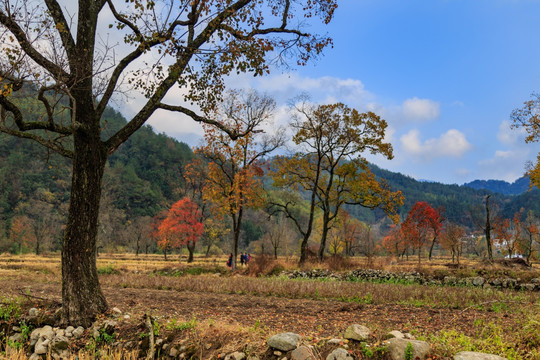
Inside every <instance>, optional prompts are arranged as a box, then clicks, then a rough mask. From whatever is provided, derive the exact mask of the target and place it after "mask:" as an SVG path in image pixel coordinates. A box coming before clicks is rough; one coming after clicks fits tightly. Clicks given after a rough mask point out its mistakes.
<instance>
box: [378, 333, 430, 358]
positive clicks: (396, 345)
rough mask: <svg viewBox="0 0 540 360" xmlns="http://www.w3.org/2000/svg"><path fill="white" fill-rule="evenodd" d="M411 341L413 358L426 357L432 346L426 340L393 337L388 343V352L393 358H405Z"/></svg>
mask: <svg viewBox="0 0 540 360" xmlns="http://www.w3.org/2000/svg"><path fill="white" fill-rule="evenodd" d="M409 343H410V344H411V345H412V348H413V354H412V358H413V359H416V358H417V357H418V358H419V359H420V360H422V359H425V358H426V355H427V354H429V352H430V351H431V346H430V345H429V344H428V343H427V342H425V341H418V340H408V339H398V338H393V339H390V340H389V343H388V352H389V353H390V357H391V358H392V360H405V349H406V348H407V345H408V344H409Z"/></svg>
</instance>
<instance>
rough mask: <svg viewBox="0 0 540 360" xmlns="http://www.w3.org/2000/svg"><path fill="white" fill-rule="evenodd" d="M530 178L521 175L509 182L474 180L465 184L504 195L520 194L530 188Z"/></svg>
mask: <svg viewBox="0 0 540 360" xmlns="http://www.w3.org/2000/svg"><path fill="white" fill-rule="evenodd" d="M529 185H530V180H529V177H528V176H524V177H521V178H519V179H517V180H516V181H514V182H513V183H511V184H510V183H509V182H506V181H502V180H474V181H472V182H470V183H466V184H463V186H467V187H470V188H473V189H477V190H480V189H484V190H489V191H491V192H494V193H499V194H503V195H520V194H523V193H524V192H526V191H528V190H529Z"/></svg>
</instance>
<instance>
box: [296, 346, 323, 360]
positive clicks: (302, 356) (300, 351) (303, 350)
mask: <svg viewBox="0 0 540 360" xmlns="http://www.w3.org/2000/svg"><path fill="white" fill-rule="evenodd" d="M291 360H317V356H316V355H315V354H314V353H313V350H312V349H310V348H309V347H307V346H299V347H297V348H296V349H294V350H293V352H292V353H291Z"/></svg>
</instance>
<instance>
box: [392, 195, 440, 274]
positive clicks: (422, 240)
mask: <svg viewBox="0 0 540 360" xmlns="http://www.w3.org/2000/svg"><path fill="white" fill-rule="evenodd" d="M439 219H440V214H439V212H438V211H437V210H435V209H434V208H432V207H431V205H429V204H428V203H427V202H425V201H418V202H416V204H414V206H413V207H412V208H411V210H409V212H408V213H407V218H406V219H405V221H404V222H403V223H402V224H401V231H402V232H403V234H404V236H405V239H406V241H407V242H408V243H409V244H411V246H412V247H414V248H415V249H416V250H417V251H418V264H420V259H421V255H422V249H423V248H424V246H426V245H427V244H428V242H429V241H430V240H431V241H432V243H433V238H434V237H435V236H436V235H438V232H439V229H440V228H441V223H440V220H439ZM435 229H437V230H435Z"/></svg>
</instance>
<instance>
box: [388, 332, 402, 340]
mask: <svg viewBox="0 0 540 360" xmlns="http://www.w3.org/2000/svg"><path fill="white" fill-rule="evenodd" d="M386 338H387V339H392V338H398V339H404V338H405V335H403V333H402V332H401V331H399V330H392V331H390V332H389V333H388V334H386Z"/></svg>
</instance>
